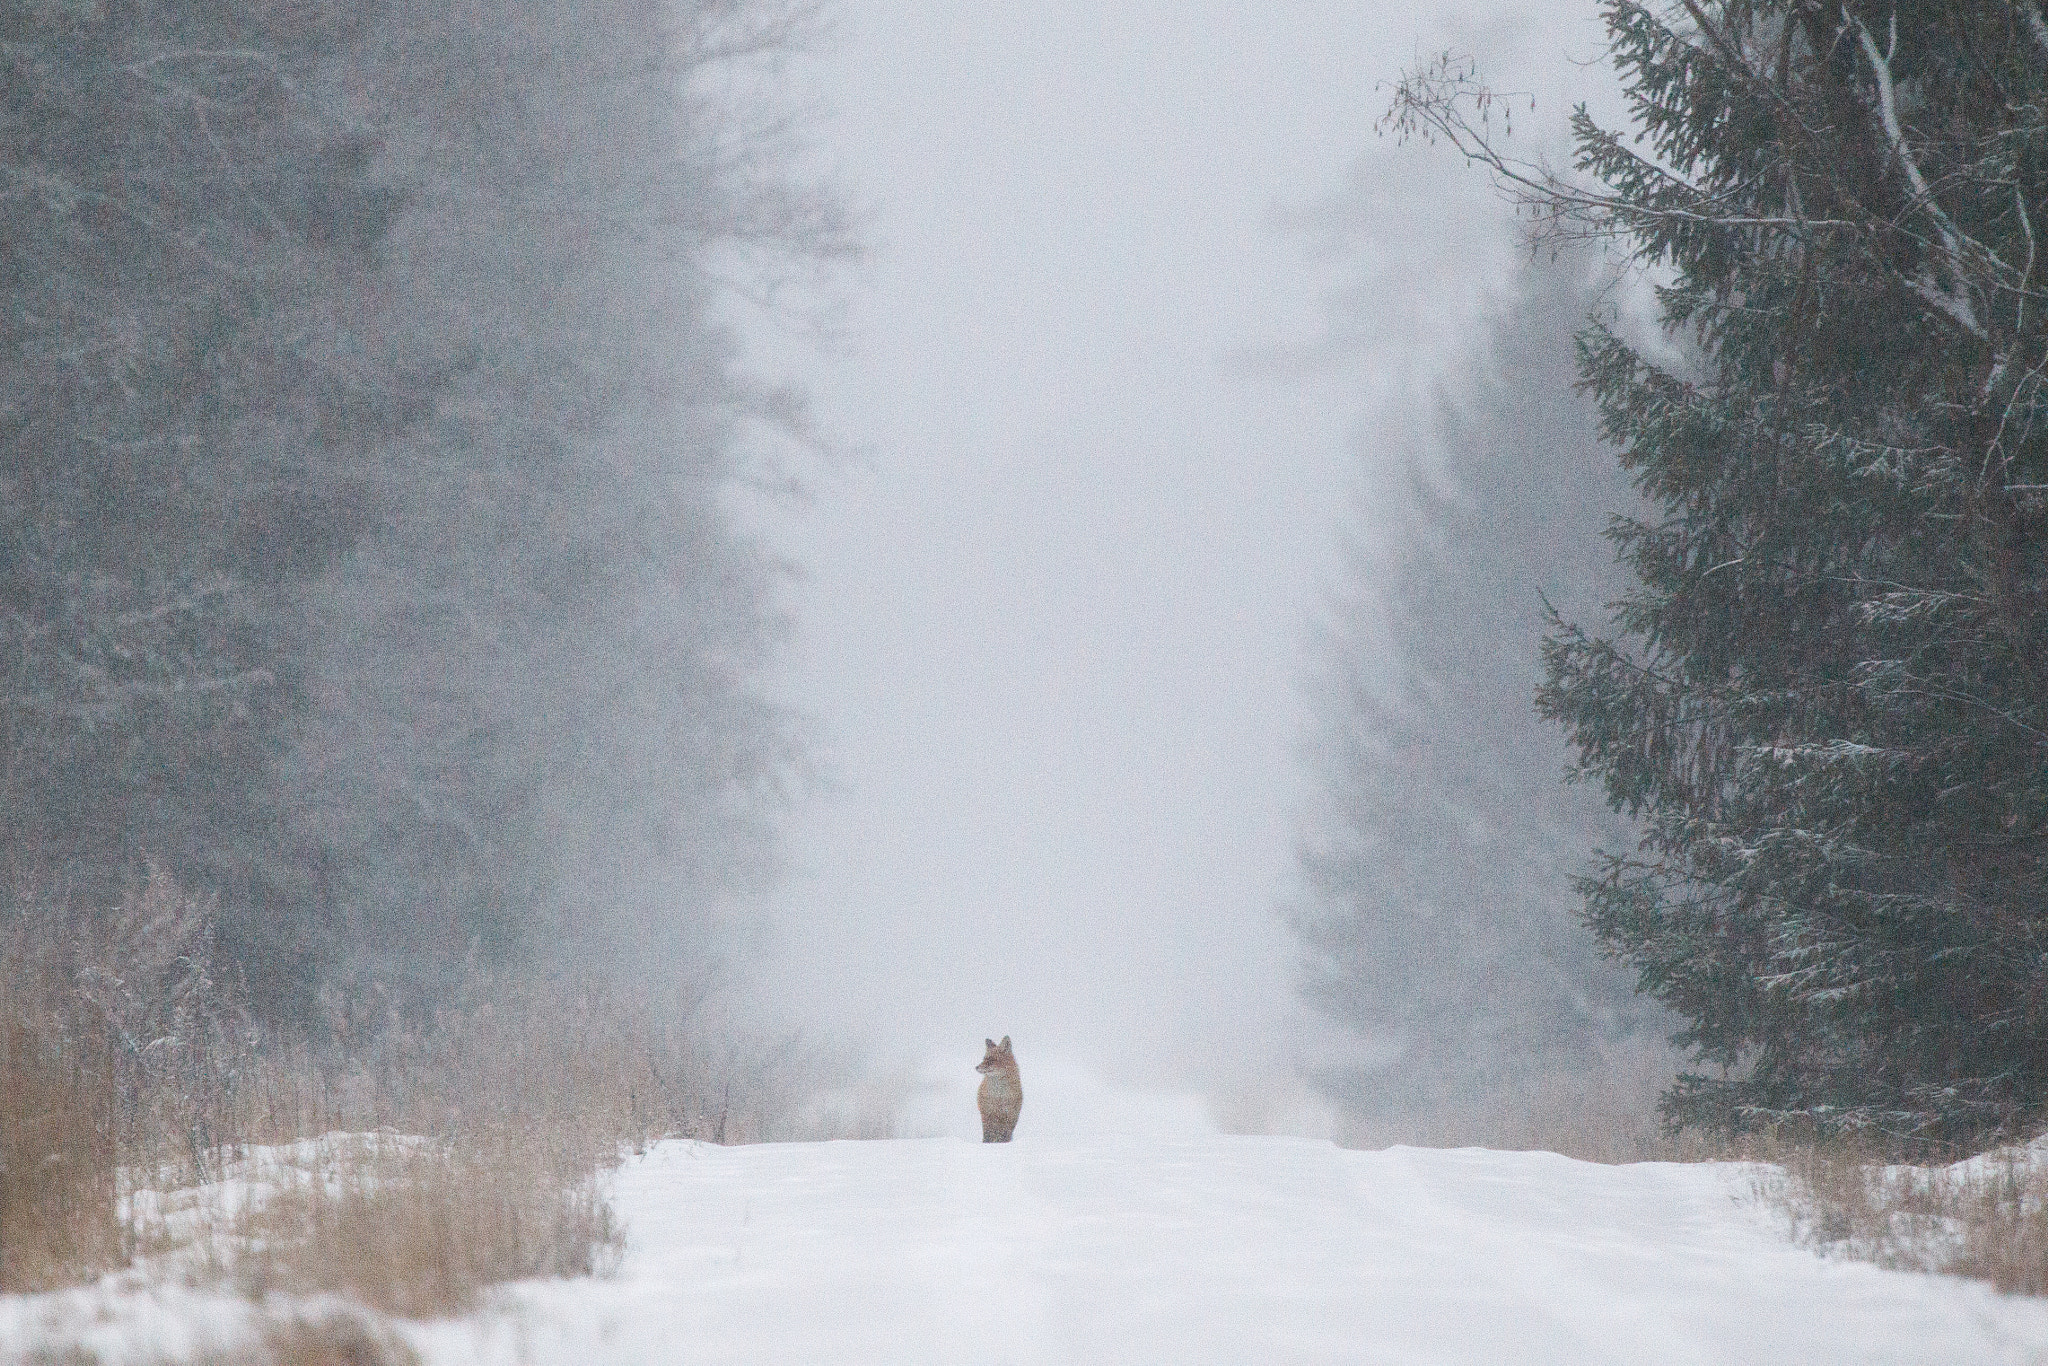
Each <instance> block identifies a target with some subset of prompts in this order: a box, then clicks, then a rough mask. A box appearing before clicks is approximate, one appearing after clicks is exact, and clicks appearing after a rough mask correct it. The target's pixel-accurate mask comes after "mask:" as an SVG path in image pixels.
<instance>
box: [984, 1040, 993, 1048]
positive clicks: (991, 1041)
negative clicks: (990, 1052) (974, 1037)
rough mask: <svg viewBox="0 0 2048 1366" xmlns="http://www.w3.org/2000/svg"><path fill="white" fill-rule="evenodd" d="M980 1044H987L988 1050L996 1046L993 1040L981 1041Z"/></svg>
mask: <svg viewBox="0 0 2048 1366" xmlns="http://www.w3.org/2000/svg"><path fill="white" fill-rule="evenodd" d="M982 1042H983V1043H985V1044H987V1045H988V1046H989V1047H990V1048H994V1047H995V1046H996V1041H995V1040H994V1039H983V1040H982Z"/></svg>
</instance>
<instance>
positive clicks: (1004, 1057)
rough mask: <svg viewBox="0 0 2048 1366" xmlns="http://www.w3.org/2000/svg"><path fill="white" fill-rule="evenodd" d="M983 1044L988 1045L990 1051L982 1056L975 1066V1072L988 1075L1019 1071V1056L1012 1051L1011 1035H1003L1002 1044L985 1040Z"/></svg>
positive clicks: (992, 1040)
mask: <svg viewBox="0 0 2048 1366" xmlns="http://www.w3.org/2000/svg"><path fill="white" fill-rule="evenodd" d="M982 1042H983V1043H985V1044H987V1045H988V1049H987V1051H986V1052H984V1053H983V1054H982V1055H981V1061H980V1062H978V1063H976V1064H975V1065H974V1070H975V1071H977V1072H980V1073H982V1074H984V1075H986V1074H988V1073H990V1072H1014V1071H1016V1070H1017V1056H1016V1054H1014V1053H1012V1052H1011V1051H1010V1036H1009V1035H1007V1034H1005V1035H1003V1041H1002V1042H1001V1043H997V1042H996V1041H995V1040H994V1039H984V1040H982Z"/></svg>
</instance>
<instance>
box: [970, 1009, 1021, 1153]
mask: <svg viewBox="0 0 2048 1366" xmlns="http://www.w3.org/2000/svg"><path fill="white" fill-rule="evenodd" d="M983 1042H985V1043H987V1044H988V1051H987V1052H986V1053H984V1054H982V1057H981V1061H980V1062H978V1063H976V1064H975V1066H974V1070H975V1071H977V1072H979V1073H981V1089H980V1090H979V1091H977V1092H975V1093H974V1099H975V1100H976V1101H977V1102H978V1103H979V1104H980V1106H981V1141H982V1142H983V1143H1008V1142H1009V1141H1010V1135H1011V1134H1012V1133H1014V1132H1015V1131H1016V1128H1017V1112H1018V1111H1020V1110H1022V1109H1023V1108H1024V1083H1023V1082H1021V1081H1020V1080H1018V1078H1017V1057H1016V1055H1015V1054H1013V1053H1012V1052H1010V1036H1009V1035H1007V1034H1005V1035H1003V1041H1002V1042H1001V1043H997V1042H996V1041H995V1040H994V1039H986V1040H984V1041H983Z"/></svg>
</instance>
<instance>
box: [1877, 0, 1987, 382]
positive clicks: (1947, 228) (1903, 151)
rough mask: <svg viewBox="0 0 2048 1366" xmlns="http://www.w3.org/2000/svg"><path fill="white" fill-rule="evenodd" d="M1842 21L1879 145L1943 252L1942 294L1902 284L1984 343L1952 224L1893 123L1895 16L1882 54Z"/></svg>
mask: <svg viewBox="0 0 2048 1366" xmlns="http://www.w3.org/2000/svg"><path fill="white" fill-rule="evenodd" d="M1842 20H1843V23H1844V24H1845V25H1847V26H1849V27H1852V28H1854V29H1855V31H1856V43H1857V46H1859V47H1860V48H1862V50H1863V58H1864V60H1865V61H1867V62H1869V63H1870V70H1871V74H1872V75H1873V76H1874V77H1875V78H1876V80H1877V108H1878V117H1879V119H1880V120H1881V121H1882V123H1883V125H1884V135H1885V140H1886V142H1887V143H1888V144H1889V145H1890V147H1891V151H1892V154H1893V155H1894V156H1896V157H1897V158H1898V159H1899V165H1900V166H1901V167H1903V168H1904V169H1905V172H1906V180H1907V183H1909V184H1910V185H1912V187H1913V195H1914V198H1915V200H1916V201H1917V202H1918V203H1919V204H1920V206H1921V207H1923V208H1925V209H1926V211H1927V214H1928V216H1929V217H1930V218H1932V219H1933V220H1934V224H1935V228H1936V230H1937V231H1938V232H1939V233H1940V234H1941V242H1942V248H1943V252H1944V254H1945V255H1946V256H1947V257H1948V266H1949V277H1950V280H1951V284H1950V285H1949V287H1948V288H1946V289H1943V288H1942V287H1941V286H1940V285H1939V284H1937V283H1936V282H1935V280H1934V278H1933V276H1932V274H1931V273H1923V274H1922V275H1921V276H1920V277H1918V278H1916V279H1914V280H1911V281H1909V282H1908V283H1909V284H1910V285H1911V287H1912V289H1913V292H1914V293H1916V294H1918V295H1919V296H1920V297H1921V298H1923V299H1925V300H1926V301H1927V302H1928V303H1929V304H1931V305H1933V306H1934V307H1935V308H1937V309H1939V310H1940V311H1941V312H1942V313H1944V314H1946V315H1947V316H1948V317H1949V318H1950V319H1952V320H1953V321H1954V322H1955V324H1956V325H1957V326H1958V327H1960V328H1962V329H1963V330H1964V331H1965V332H1968V333H1969V334H1970V335H1971V336H1973V337H1976V338H1978V339H1979V340H1981V341H1988V340H1989V339H1990V333H1989V332H1987V331H1986V330H1985V327H1984V324H1983V323H1981V322H1979V321H1977V310H1976V308H1975V306H1974V305H1973V304H1972V303H1971V302H1970V294H1969V289H1968V286H1967V285H1966V284H1965V283H1964V281H1965V280H1966V279H1968V272H1967V270H1966V269H1965V263H1964V254H1963V243H1964V238H1963V234H1962V232H1961V231H1960V230H1959V229H1958V228H1957V227H1956V225H1955V220H1953V219H1951V218H1950V217H1949V216H1948V213H1947V211H1946V210H1944V209H1943V208H1942V207H1941V203H1940V201H1939V200H1937V199H1936V198H1935V196H1934V191H1933V190H1932V189H1930V188H1929V187H1928V184H1927V177H1926V176H1925V175H1924V174H1922V173H1921V170H1920V162H1919V160H1918V159H1917V158H1916V157H1914V155H1913V148H1912V146H1911V145H1910V144H1909V143H1908V142H1907V141H1906V133H1905V129H1904V128H1903V127H1902V126H1901V125H1900V123H1899V102H1898V92H1897V90H1896V88H1895V87H1894V85H1893V83H1892V64H1891V61H1892V57H1893V55H1894V54H1895V53H1896V52H1897V50H1898V45H1899V19H1898V16H1897V15H1896V14H1894V15H1893V16H1892V23H1891V31H1890V34H1889V40H1890V41H1889V44H1888V46H1887V47H1886V49H1885V50H1884V51H1883V52H1879V51H1878V49H1877V38H1876V36H1875V35H1874V34H1872V33H1871V31H1870V26H1869V25H1868V24H1866V23H1864V22H1863V20H1862V19H1860V18H1858V17H1857V16H1855V15H1853V14H1851V13H1850V12H1849V9H1848V7H1847V6H1846V5H1845V6H1843V8H1842Z"/></svg>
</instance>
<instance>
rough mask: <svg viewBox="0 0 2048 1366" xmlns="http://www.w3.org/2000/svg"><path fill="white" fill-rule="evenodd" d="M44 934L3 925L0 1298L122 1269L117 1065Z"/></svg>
mask: <svg viewBox="0 0 2048 1366" xmlns="http://www.w3.org/2000/svg"><path fill="white" fill-rule="evenodd" d="M42 928H43V927H41V926H38V925H30V924H25V923H22V922H19V921H17V922H15V923H13V924H7V925H5V926H4V927H0V1290H6V1289H38V1288H42V1287H46V1286H51V1285H58V1284H63V1283H65V1282H66V1281H69V1280H71V1279H74V1278H76V1277H77V1276H79V1275H81V1274H89V1273H91V1272H93V1271H97V1270H101V1269H104V1268H107V1267H110V1266H113V1265H116V1264H118V1262H119V1261H120V1259H121V1254H122V1240H121V1230H120V1226H119V1224H118V1223H117V1221H116V1220H115V1218H114V1197H115V1165H116V1148H115V1129H116V1124H115V1121H116V1115H115V1113H114V1105H113V1096H114V1087H113V1085H112V1081H111V1074H112V1070H113V1065H114V1059H113V1057H112V1055H111V1051H110V1044H109V1041H108V1039H107V1037H106V1034H105V1032H104V1031H102V1030H99V1029H96V1028H94V1027H93V1025H94V1023H95V1022H94V1021H92V1020H91V1019H89V1018H88V1017H87V1016H86V1014H85V1012H83V1011H82V1010H81V1009H80V1008H79V1005H80V1003H79V1002H78V1000H77V999H76V998H75V996H74V994H73V993H72V992H71V990H70V989H69V976H70V974H69V973H68V972H67V970H66V969H67V966H68V965H67V964H66V963H65V962H64V961H63V959H62V958H61V957H59V956H58V955H55V954H52V953H50V952H48V951H47V949H46V944H47V941H48V939H49V936H48V935H47V934H44V933H41V932H40V931H41V929H42Z"/></svg>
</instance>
